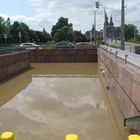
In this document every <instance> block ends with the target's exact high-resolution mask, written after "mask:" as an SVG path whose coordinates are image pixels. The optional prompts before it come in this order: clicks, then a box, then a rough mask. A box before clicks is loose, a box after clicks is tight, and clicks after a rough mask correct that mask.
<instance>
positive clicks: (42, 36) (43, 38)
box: [35, 31, 51, 42]
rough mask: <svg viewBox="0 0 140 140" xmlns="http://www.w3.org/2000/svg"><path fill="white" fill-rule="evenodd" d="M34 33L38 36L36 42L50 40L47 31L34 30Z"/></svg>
mask: <svg viewBox="0 0 140 140" xmlns="http://www.w3.org/2000/svg"><path fill="white" fill-rule="evenodd" d="M35 33H36V35H37V37H38V42H48V41H50V40H51V37H50V35H49V34H48V33H47V32H41V31H35Z"/></svg>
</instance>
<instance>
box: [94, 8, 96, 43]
mask: <svg viewBox="0 0 140 140" xmlns="http://www.w3.org/2000/svg"><path fill="white" fill-rule="evenodd" d="M94 42H95V43H96V10H94Z"/></svg>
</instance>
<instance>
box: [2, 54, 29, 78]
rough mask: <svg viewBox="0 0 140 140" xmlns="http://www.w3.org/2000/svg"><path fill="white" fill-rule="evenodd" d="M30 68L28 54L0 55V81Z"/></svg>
mask: <svg viewBox="0 0 140 140" xmlns="http://www.w3.org/2000/svg"><path fill="white" fill-rule="evenodd" d="M29 66H30V54H29V53H28V52H18V53H9V54H4V55H0V80H3V79H5V78H8V77H9V76H11V75H13V74H16V73H17V72H20V71H22V70H24V69H26V68H28V67H29Z"/></svg>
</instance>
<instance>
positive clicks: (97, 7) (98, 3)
mask: <svg viewBox="0 0 140 140" xmlns="http://www.w3.org/2000/svg"><path fill="white" fill-rule="evenodd" d="M95 5H96V9H99V7H100V2H99V1H97V2H96V3H95ZM96 11H97V10H94V42H96Z"/></svg>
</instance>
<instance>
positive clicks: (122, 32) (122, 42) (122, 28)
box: [121, 0, 125, 50]
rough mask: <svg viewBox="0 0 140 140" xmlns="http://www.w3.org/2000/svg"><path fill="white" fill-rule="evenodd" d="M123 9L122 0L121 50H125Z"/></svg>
mask: <svg viewBox="0 0 140 140" xmlns="http://www.w3.org/2000/svg"><path fill="white" fill-rule="evenodd" d="M124 9H125V7H124V0H122V7H121V50H125V27H124V24H125V10H124Z"/></svg>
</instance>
